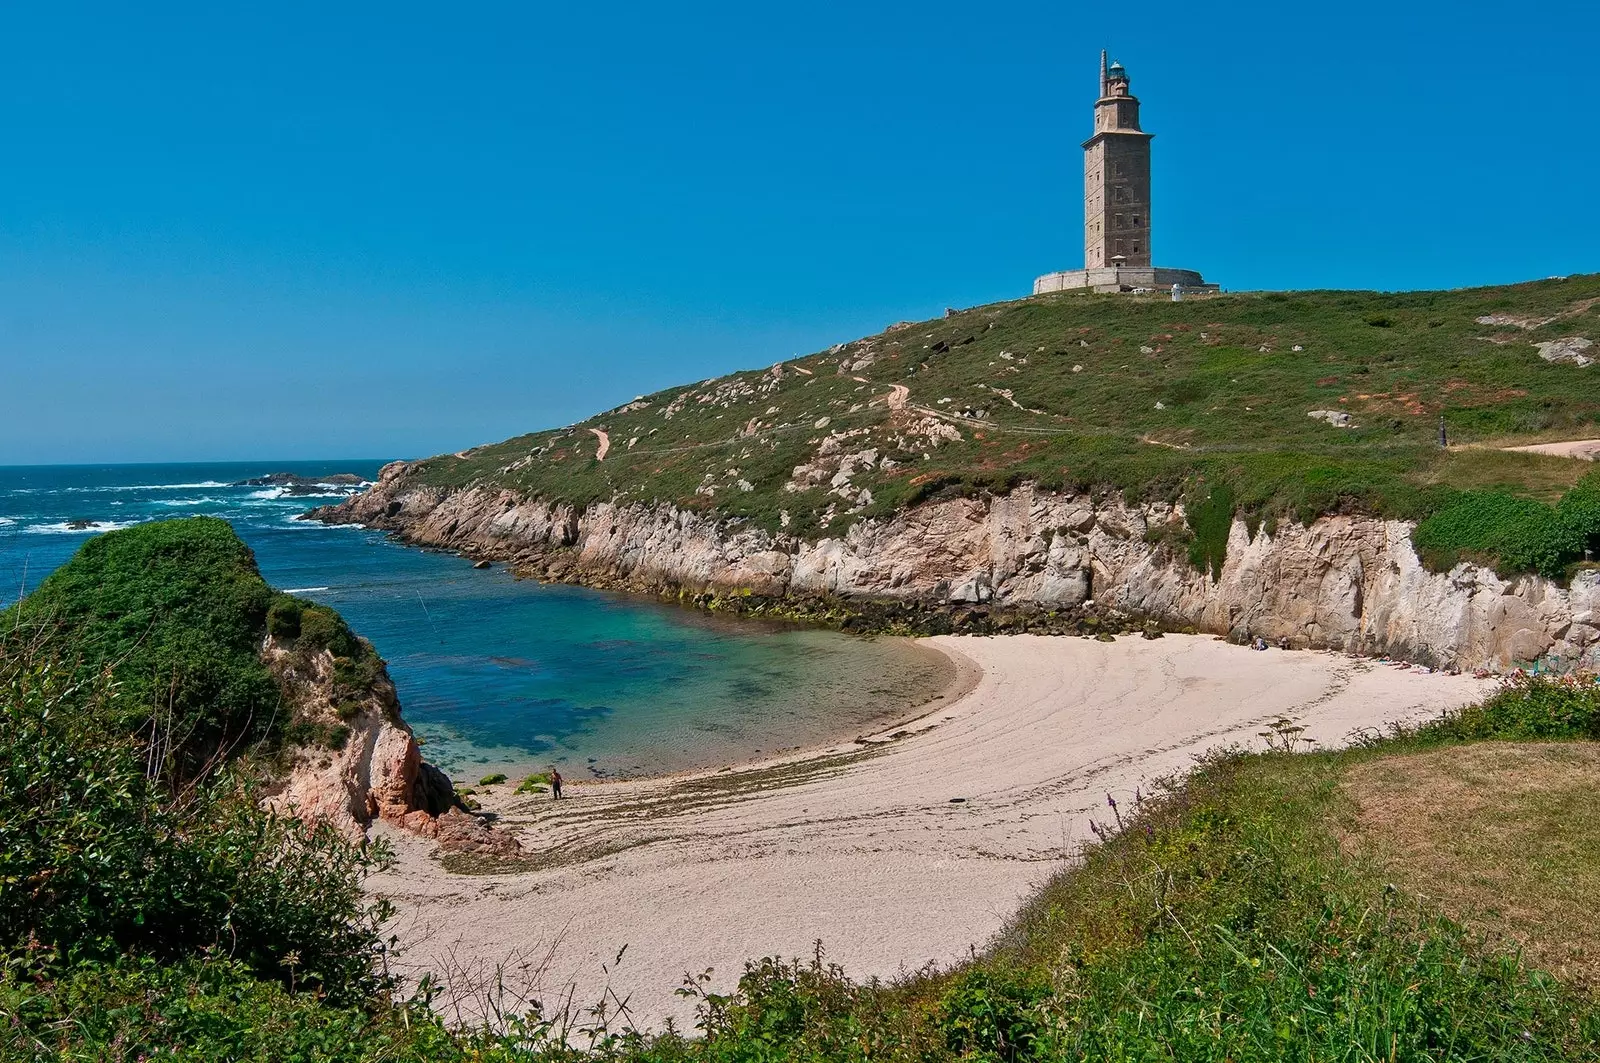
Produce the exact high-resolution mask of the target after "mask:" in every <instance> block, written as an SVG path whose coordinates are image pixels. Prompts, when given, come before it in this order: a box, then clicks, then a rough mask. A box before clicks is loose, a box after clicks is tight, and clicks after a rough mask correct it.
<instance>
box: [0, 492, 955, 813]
mask: <svg viewBox="0 0 1600 1063" xmlns="http://www.w3.org/2000/svg"><path fill="white" fill-rule="evenodd" d="M380 464H381V463H380V462H377V461H322V462H251V463H223V464H180V465H103V466H26V467H0V607H4V606H5V605H8V604H10V603H11V602H14V601H15V600H16V599H17V597H18V595H19V594H21V593H25V592H26V590H27V589H28V588H31V587H35V586H37V585H38V583H39V581H40V580H42V579H43V578H44V577H45V576H47V575H48V574H49V573H50V572H51V571H53V570H54V569H55V568H57V567H58V566H60V565H61V564H62V563H64V562H65V561H66V560H67V559H68V558H70V557H71V556H72V554H73V553H74V552H75V551H76V550H77V548H78V547H79V546H80V545H81V544H82V543H83V542H84V540H85V539H87V538H88V537H89V536H90V535H94V534H99V533H101V532H104V531H110V530H113V529H117V528H123V527H128V526H130V525H133V524H137V523H141V522H143V521H150V520H160V519H164V518H171V517H181V516H192V515H197V514H206V515H210V516H217V517H221V518H223V519H225V520H227V521H229V522H231V523H232V525H233V527H234V530H235V531H237V532H238V534H239V535H240V537H241V538H243V539H244V541H245V542H246V543H248V544H249V545H250V547H251V549H252V550H254V552H255V555H256V561H257V563H258V564H259V565H260V567H261V573H262V575H263V576H264V577H266V579H267V582H269V583H271V584H272V585H273V586H274V587H277V588H279V589H280V590H284V591H288V592H290V593H292V594H297V595H300V596H302V597H305V598H309V599H312V600H315V601H319V602H323V603H326V604H328V605H331V606H333V607H334V608H336V609H338V610H339V611H340V612H341V613H342V614H343V615H344V617H345V619H346V620H348V621H349V622H350V625H351V627H353V628H354V629H355V630H356V631H357V632H358V633H359V634H361V635H363V636H365V637H366V638H368V639H371V640H372V642H373V644H374V645H375V646H376V647H377V650H378V652H379V653H380V654H382V655H383V656H384V658H385V659H386V660H387V661H388V662H389V671H390V674H391V676H393V678H394V681H395V685H396V687H397V689H398V691H399V694H400V701H401V706H402V710H403V713H404V716H405V719H406V720H407V722H409V723H410V724H411V726H412V728H413V729H414V730H415V731H416V733H417V735H418V737H419V739H420V740H421V741H422V742H423V755H424V756H425V757H426V758H427V759H428V760H430V761H432V762H434V763H435V764H438V765H439V766H440V767H442V768H444V769H445V770H446V771H448V772H450V773H451V775H452V776H453V777H455V778H456V779H457V780H458V781H461V780H465V781H476V779H477V777H478V776H480V775H482V774H485V773H487V772H490V771H505V772H507V773H508V774H514V773H518V772H526V771H532V770H543V769H546V768H548V767H551V766H559V767H561V769H562V771H563V772H564V773H565V774H568V775H570V776H572V777H574V778H579V779H581V778H585V777H604V778H620V777H629V776H637V775H646V774H659V773H664V772H671V771H681V770H687V769H693V768H704V767H711V766H718V765H722V764H728V763H736V762H739V761H742V760H747V759H750V758H752V757H756V756H760V755H771V754H774V753H778V752H781V751H785V750H788V749H794V748H803V747H806V746H810V745H815V744H819V743H823V742H827V741H831V740H833V739H836V738H840V737H849V736H852V735H854V734H857V733H859V731H860V730H861V729H863V728H866V727H868V726H870V725H872V724H873V723H875V722H879V721H882V720H884V719H886V718H889V717H892V716H895V715H899V714H902V713H905V712H906V711H907V710H909V709H910V708H911V707H912V706H914V705H916V704H919V703H921V702H922V701H925V700H926V699H927V698H928V697H930V696H931V695H932V694H934V693H936V692H937V691H938V690H940V689H941V688H942V687H943V686H944V685H945V684H946V683H947V682H948V681H949V679H950V678H951V671H950V666H949V665H948V664H947V663H946V662H945V661H944V660H943V659H942V657H941V656H940V655H938V654H936V653H934V652H933V651H930V650H926V649H922V648H918V647H916V646H914V645H912V644H910V643H907V642H905V641H902V640H897V639H878V640H870V639H862V638H856V637H852V636H847V635H842V634H839V633H837V632H831V631H821V630H814V629H807V628H796V627H789V626H777V625H770V624H763V623H754V622H748V621H737V620H728V619H723V618H717V617H712V616H707V615H705V614H701V613H697V612H693V611H691V610H687V609H682V608H679V607H677V606H672V605H665V604H662V603H660V602H656V601H654V600H651V599H647V598H641V597H636V596H631V595H625V594H616V593H611V592H605V591H595V590H589V589H586V588H581V587H566V586H560V585H554V584H541V583H537V582H534V581H532V580H518V579H514V578H513V577H512V576H511V574H510V573H509V572H508V571H506V569H505V568H504V567H503V566H498V565H497V566H494V567H492V568H490V569H486V570H479V569H474V568H473V567H472V564H471V562H469V561H467V560H465V559H463V558H461V557H458V556H456V555H454V554H449V553H443V552H439V551H429V550H420V549H417V548H414V547H408V546H402V545H400V544H398V543H395V542H393V541H391V540H390V539H389V538H388V537H387V536H385V535H384V534H383V533H381V532H377V531H373V530H371V529H366V528H360V527H348V526H341V527H330V526H326V525H322V524H318V523H315V522H311V521H305V520H301V519H299V518H300V516H301V514H303V513H304V512H305V511H306V510H307V509H309V508H311V507H313V506H317V505H324V504H327V503H329V502H332V501H336V500H337V499H338V498H339V497H342V496H343V495H344V494H345V493H346V492H348V491H351V490H355V488H353V487H348V486H343V485H334V484H329V485H326V486H324V487H320V488H318V489H317V492H318V493H317V494H315V495H312V496H306V495H296V494H291V493H290V492H289V491H288V490H287V489H285V488H284V487H282V486H265V485H258V486H248V485H246V486H235V485H237V484H238V483H239V482H240V481H243V480H246V479H251V478H258V477H261V476H264V475H266V474H268V473H273V472H292V473H296V474H298V475H300V476H304V477H310V478H317V477H326V476H332V475H334V474H337V473H354V474H356V475H359V476H361V477H364V478H366V479H369V480H370V479H372V478H373V477H375V476H376V474H377V470H378V468H379V466H380Z"/></svg>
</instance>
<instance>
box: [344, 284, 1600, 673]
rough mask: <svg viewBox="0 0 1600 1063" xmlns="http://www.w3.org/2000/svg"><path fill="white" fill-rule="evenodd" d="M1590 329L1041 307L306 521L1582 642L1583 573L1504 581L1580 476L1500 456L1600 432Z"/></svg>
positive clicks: (960, 594) (672, 575)
mask: <svg viewBox="0 0 1600 1063" xmlns="http://www.w3.org/2000/svg"><path fill="white" fill-rule="evenodd" d="M1596 333H1600V275H1590V276H1583V277H1571V278H1565V279H1556V280H1549V281H1539V282H1534V283H1530V284H1522V285H1514V286H1508V287H1499V288H1483V289H1472V290H1463V291H1454V292H1424V293H1402V294H1377V293H1362V292H1299V293H1270V294H1247V295H1231V296H1219V297H1215V298H1204V299H1191V300H1187V301H1184V302H1181V303H1173V302H1170V301H1167V300H1164V299H1160V298H1156V297H1150V298H1142V297H1125V296H1095V295H1084V294H1066V293H1063V294H1057V295H1048V296H1041V297H1035V298H1032V299H1026V300H1022V301H1018V302H1014V303H1004V304H998V305H995V306H988V307H979V308H976V309H973V310H968V311H964V312H961V313H955V314H952V315H951V316H949V317H947V318H944V319H942V320H938V321H932V322H924V323H922V324H916V325H901V326H895V327H892V328H891V329H889V330H887V331H885V332H884V333H882V334H880V335H878V336H874V337H870V338H867V339H863V340H859V341H856V342H854V343H849V344H843V345H841V346H838V347H835V348H833V349H831V350H829V351H826V352H822V353H819V354H815V355H812V356H809V357H806V358H800V359H796V360H793V361H789V362H784V363H780V364H779V365H776V366H773V367H771V368H770V369H767V370H762V371H751V372H745V373H736V374H733V375H731V376H728V377H723V378H719V379H715V380H710V381H703V382H701V383H698V384H694V385H690V386H688V387H684V388H677V389H672V390H669V391H665V392H661V393H659V394H656V395H651V396H646V397H642V398H640V399H638V400H636V401H634V402H631V403H628V404H626V405H624V406H622V407H619V408H618V409H615V410H611V411H608V412H607V413H605V414H602V415H600V416H598V417H595V418H591V419H590V420H588V421H584V422H582V423H580V424H578V425H574V426H570V427H568V428H565V429H558V430H552V431H548V432H541V433H536V434H533V435H529V436H522V437H518V438H516V439H512V440H508V441H506V442H503V443H498V444H494V445H491V446H485V447H479V448H475V449H473V450H470V451H464V452H462V453H460V454H456V455H444V456H440V457H436V458H429V459H427V460H424V461H420V462H411V463H406V464H398V465H394V466H391V467H389V468H388V469H386V470H385V472H384V475H383V477H382V478H381V481H380V483H379V484H378V485H377V486H375V487H374V488H373V489H372V490H371V491H369V492H368V493H366V494H365V495H363V496H359V497H357V498H355V499H352V500H350V501H348V502H346V503H345V504H342V505H340V506H336V507H331V508H330V509H327V510H322V511H319V513H320V515H321V516H322V517H323V518H324V519H328V520H334V521H339V520H345V521H349V520H359V521H361V522H363V523H368V524H373V525H375V526H379V527H385V528H390V529H392V530H394V531H396V532H398V533H400V534H401V535H403V536H406V537H408V538H410V539H412V540H414V541H418V542H422V543H427V544H430V545H438V546H446V547H452V548H457V549H464V550H467V551H470V552H474V553H478V554H482V555H485V556H496V557H506V558H510V559H513V560H515V561H516V562H518V563H519V564H520V565H521V566H522V567H523V568H524V569H525V570H527V571H530V572H532V573H535V574H539V575H545V576H549V577H553V578H560V579H573V580H581V581H585V582H592V583H601V584H621V585H626V586H633V587H647V588H651V589H673V588H677V589H683V588H689V589H695V590H698V589H703V588H713V589H717V590H724V591H727V590H734V591H745V590H749V591H755V592H758V593H761V594H773V595H789V596H793V595H795V594H805V595H811V594H819V595H843V596H848V597H853V598H860V597H862V596H873V597H887V598H896V599H901V600H908V599H915V600H918V601H923V602H936V603H940V604H944V605H957V606H962V607H966V606H974V605H978V606H985V607H986V608H992V607H993V606H994V605H1001V604H1008V605H1017V606H1022V605H1034V606H1042V607H1045V608H1063V607H1072V606H1077V605H1079V604H1080V603H1083V602H1085V601H1087V600H1088V599H1089V598H1091V597H1093V598H1094V599H1096V600H1098V601H1100V602H1101V603H1102V604H1109V605H1115V606H1116V607H1117V608H1120V609H1125V610H1129V611H1133V612H1139V613H1144V614H1148V615H1154V616H1158V617H1161V618H1163V619H1168V620H1174V621H1177V622H1182V623H1193V624H1196V625H1199V626H1204V627H1206V628H1208V629H1212V630H1219V631H1234V632H1238V633H1243V632H1251V633H1258V634H1266V635H1268V636H1270V637H1274V638H1287V639H1290V640H1291V641H1296V642H1301V643H1310V644H1322V645H1339V646H1345V647H1349V648H1363V649H1373V650H1393V651H1397V652H1407V653H1410V654H1414V655H1416V656H1418V657H1421V658H1424V659H1432V660H1436V661H1439V662H1441V663H1456V664H1462V665H1465V664H1480V663H1490V662H1493V663H1497V664H1499V665H1505V664H1508V663H1510V662H1511V661H1513V660H1526V659H1530V658H1532V657H1537V656H1540V655H1542V654H1547V653H1556V654H1558V655H1561V656H1563V657H1566V658H1573V657H1578V656H1582V655H1583V654H1584V653H1586V652H1588V647H1590V646H1591V644H1592V642H1593V639H1592V638H1591V637H1590V635H1591V633H1592V632H1591V629H1590V628H1589V627H1588V626H1587V620H1588V613H1587V610H1588V608H1589V605H1588V598H1589V596H1590V595H1591V593H1592V592H1591V591H1590V590H1589V589H1588V583H1587V582H1583V583H1582V586H1581V587H1580V586H1579V585H1576V584H1575V585H1574V587H1573V589H1572V592H1571V593H1572V596H1571V597H1565V596H1566V595H1567V593H1568V592H1567V590H1566V589H1565V588H1563V587H1559V586H1556V585H1555V584H1550V585H1548V586H1546V585H1545V584H1544V583H1542V582H1541V583H1538V584H1528V593H1527V595H1523V596H1522V597H1521V598H1519V600H1518V603H1517V604H1514V605H1513V606H1510V607H1507V606H1506V605H1505V604H1504V603H1503V602H1499V601H1497V599H1500V598H1503V597H1505V596H1506V592H1508V591H1512V590H1514V586H1513V585H1515V586H1516V587H1520V586H1522V583H1521V581H1520V580H1519V576H1520V573H1522V572H1529V571H1537V572H1541V573H1543V574H1545V575H1547V576H1551V577H1559V578H1560V579H1561V581H1562V582H1563V583H1564V582H1566V580H1567V577H1568V576H1569V572H1568V571H1567V570H1568V566H1570V565H1571V564H1572V563H1573V562H1575V561H1581V560H1582V558H1583V556H1584V549H1585V548H1586V547H1590V546H1592V545H1593V544H1594V542H1595V540H1596V537H1597V536H1600V505H1597V504H1596V503H1597V502H1600V482H1596V481H1590V482H1589V483H1588V484H1587V485H1584V486H1577V485H1578V484H1579V481H1580V479H1581V478H1582V477H1583V476H1584V474H1585V473H1587V472H1588V471H1589V470H1590V469H1592V466H1591V465H1590V464H1589V463H1586V462H1580V461H1574V460H1571V459H1567V458H1560V457H1551V456H1548V455H1542V454H1533V453H1527V452H1513V451H1506V450H1502V449H1499V448H1500V447H1502V446H1505V445H1510V444H1512V443H1527V442H1533V441H1537V440H1541V439H1548V438H1555V437H1562V438H1572V437H1575V436H1585V435H1596V434H1600V428H1596V424H1597V423H1600V388H1596V387H1595V386H1594V377H1593V373H1594V372H1596V371H1597V370H1594V369H1592V368H1591V366H1590V365H1589V364H1588V363H1589V359H1588V356H1587V355H1585V354H1584V353H1583V352H1584V351H1585V350H1588V349H1590V348H1589V347H1586V346H1585V344H1587V343H1588V341H1589V339H1590V337H1591V336H1593V335H1595V334H1596ZM1313 414H1315V415H1313ZM1441 417H1442V418H1443V420H1444V422H1445V425H1446V427H1447V430H1448V431H1449V433H1450V436H1451V440H1452V443H1453V445H1452V447H1451V449H1448V450H1442V449H1441V448H1440V447H1439V446H1438V438H1437V437H1438V427H1439V421H1440V419H1441ZM1575 487H1576V488H1577V489H1576V490H1574V488H1575ZM1007 499H1010V501H1007ZM1558 499H1561V500H1564V501H1562V502H1561V503H1560V504H1553V503H1555V502H1556V500H1558ZM1327 517H1335V518H1337V520H1336V521H1333V522H1330V521H1328V520H1324V519H1320V518H1327ZM1418 520H1420V521H1422V522H1423V524H1422V528H1421V530H1420V532H1419V535H1418V541H1419V542H1422V543H1423V544H1425V546H1426V548H1425V549H1424V550H1423V551H1422V556H1421V557H1420V558H1419V557H1418V556H1417V554H1416V552H1415V551H1414V549H1413V542H1412V538H1411V534H1412V527H1413V525H1412V523H1411V522H1414V521H1418ZM1466 562H1470V563H1467V564H1464V563H1466ZM1457 568H1460V569H1461V572H1459V573H1456V574H1455V575H1452V574H1451V573H1452V572H1453V571H1454V570H1455V569H1457ZM1330 573H1331V574H1332V575H1331V576H1330ZM1582 580H1583V581H1588V580H1589V576H1588V575H1584V576H1583V577H1582ZM1518 594H1521V592H1520V591H1519V592H1517V593H1515V594H1512V595H1511V596H1512V597H1514V598H1515V597H1517V596H1518ZM1529 595H1531V597H1530V596H1529ZM1508 610H1509V612H1508ZM1575 625H1576V627H1575ZM1574 631H1575V632H1576V634H1573V632H1574Z"/></svg>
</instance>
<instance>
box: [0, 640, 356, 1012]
mask: <svg viewBox="0 0 1600 1063" xmlns="http://www.w3.org/2000/svg"><path fill="white" fill-rule="evenodd" d="M129 696H130V694H129V692H128V690H127V689H126V688H125V687H122V686H121V685H119V684H118V683H116V682H115V681H114V680H112V679H110V678H109V677H107V676H105V675H104V674H99V675H91V676H88V677H85V676H84V675H83V674H82V673H81V671H79V670H78V669H76V668H73V667H69V666H63V665H62V664H61V663H60V660H59V659H58V658H55V657H52V656H50V655H49V651H37V650H35V649H34V648H30V647H28V646H18V645H15V644H12V645H9V646H7V647H5V648H4V651H3V652H0V948H7V949H21V950H25V951H26V952H29V953H31V954H32V955H34V956H35V957H44V958H47V959H48V960H49V961H50V962H52V963H59V964H65V965H70V964H73V963H79V962H84V961H103V960H107V959H111V958H114V957H116V956H119V955H123V954H135V955H142V956H151V957H157V958H162V959H178V958H182V957H186V956H192V955H196V954H199V953H203V952H209V953H216V954H219V955H223V956H227V957H231V958H232V959H234V960H236V961H238V962H239V963H241V964H243V965H244V966H245V967H247V968H248V969H249V970H251V971H252V972H254V973H255V974H257V975H259V976H261V977H266V978H275V979H279V980H281V981H283V982H285V983H288V984H297V985H301V986H309V987H314V988H316V989H317V990H318V991H320V992H324V993H326V994H328V995H329V996H331V997H334V998H336V999H347V1000H348V999H363V998H366V997H368V996H370V995H371V994H372V993H373V992H374V991H375V990H377V989H378V988H379V985H380V980H379V979H378V978H377V977H376V975H375V974H374V961H375V960H376V959H377V958H378V952H379V949H380V947H381V946H380V939H379V937H378V935H377V933H376V931H375V929H374V927H375V925H376V921H377V920H378V919H380V918H381V917H382V916H383V914H384V912H385V910H386V909H384V908H383V907H382V906H381V905H380V906H377V907H374V906H373V905H372V904H370V903H369V902H368V900H367V898H366V897H365V895H364V893H363V891H362V886H361V883H362V880H363V877H364V875H365V873H366V872H367V871H368V870H370V869H371V868H372V867H374V866H375V864H376V863H377V862H378V861H379V860H380V859H381V857H382V856H383V853H382V852H381V851H380V850H377V849H374V848H370V847H364V846H357V845H354V844H352V843H350V842H347V841H345V840H344V839H342V838H341V837H340V836H339V835H338V834H337V833H336V832H334V831H333V830H331V829H330V828H327V827H310V826H307V825H305V824H303V823H301V822H300V821H299V820H297V819H293V818H289V817H284V816H278V815H274V814H271V813H269V812H267V811H264V810H263V809H262V808H261V807H260V805H259V803H258V801H257V798H258V797H259V794H258V793H257V792H256V791H255V790H254V788H253V787H252V786H250V785H249V783H248V780H247V779H246V778H244V777H243V776H242V775H240V774H237V773H236V772H235V771H233V770H229V769H223V768H215V767H214V768H213V769H212V770H210V771H208V772H207V773H206V774H205V776H204V777H202V778H199V779H195V780H191V781H189V782H187V783H184V784H183V785H180V786H178V787H176V788H172V787H170V786H168V785H167V784H166V782H165V781H164V779H163V775H164V773H163V771H162V769H161V760H162V758H163V757H164V756H166V755H168V751H169V749H170V744H171V743H170V740H169V738H168V737H167V736H166V735H165V734H164V733H163V732H162V731H160V730H159V729H158V730H157V731H155V732H154V733H144V734H140V735H128V734H120V733H117V732H116V731H115V730H114V729H112V728H111V727H109V726H108V724H107V721H108V720H115V719H118V718H121V717H122V716H123V715H124V712H123V710H121V709H119V708H118V707H117V702H118V701H119V700H120V699H122V698H126V697H129Z"/></svg>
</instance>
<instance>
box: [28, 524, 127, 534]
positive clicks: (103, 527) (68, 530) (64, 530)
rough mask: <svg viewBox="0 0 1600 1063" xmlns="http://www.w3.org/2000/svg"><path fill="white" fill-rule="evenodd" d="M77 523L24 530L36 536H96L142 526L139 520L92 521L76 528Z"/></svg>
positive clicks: (40, 525) (32, 527) (33, 526)
mask: <svg viewBox="0 0 1600 1063" xmlns="http://www.w3.org/2000/svg"><path fill="white" fill-rule="evenodd" d="M77 523H78V522H77V521H65V520H63V521H58V522H56V523H55V524H30V525H28V526H27V527H26V528H24V529H23V531H25V532H32V533H34V534H36V535H94V534H96V533H98V532H108V531H117V530H119V529H121V528H131V527H133V526H134V525H135V524H142V523H144V522H143V521H137V520H92V521H90V522H89V523H88V524H87V525H85V526H83V527H74V525H75V524H77Z"/></svg>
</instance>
